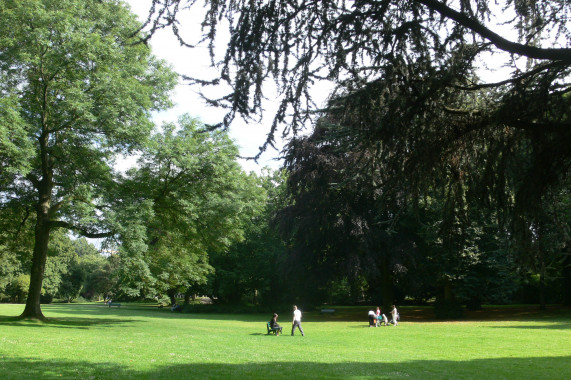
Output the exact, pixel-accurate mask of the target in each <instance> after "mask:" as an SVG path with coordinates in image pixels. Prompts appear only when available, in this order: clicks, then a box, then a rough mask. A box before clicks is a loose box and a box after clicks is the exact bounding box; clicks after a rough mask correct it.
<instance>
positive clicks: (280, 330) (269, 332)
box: [266, 322, 283, 335]
mask: <svg viewBox="0 0 571 380" xmlns="http://www.w3.org/2000/svg"><path fill="white" fill-rule="evenodd" d="M266 327H267V328H268V335H270V334H272V333H273V334H274V335H278V332H282V329H283V327H274V328H272V327H271V326H270V322H266Z"/></svg>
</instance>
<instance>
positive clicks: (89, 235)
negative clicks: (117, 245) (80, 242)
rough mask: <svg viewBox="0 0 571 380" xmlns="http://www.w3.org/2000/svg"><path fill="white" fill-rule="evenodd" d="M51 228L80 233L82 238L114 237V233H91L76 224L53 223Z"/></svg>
mask: <svg viewBox="0 0 571 380" xmlns="http://www.w3.org/2000/svg"><path fill="white" fill-rule="evenodd" d="M50 227H51V228H65V229H68V230H71V231H73V232H76V233H78V234H79V235H81V236H84V237H86V238H90V239H101V238H107V237H111V236H113V235H114V232H112V231H107V232H91V231H88V230H87V229H86V228H85V227H81V226H76V225H74V224H71V223H68V222H64V221H61V220H54V221H51V222H50Z"/></svg>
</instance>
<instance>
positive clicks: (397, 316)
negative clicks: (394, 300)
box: [391, 305, 399, 326]
mask: <svg viewBox="0 0 571 380" xmlns="http://www.w3.org/2000/svg"><path fill="white" fill-rule="evenodd" d="M391 316H392V317H393V320H392V322H393V325H394V326H397V325H398V324H399V323H398V322H397V321H398V319H399V312H398V311H397V308H396V306H395V305H393V309H392V310H391Z"/></svg>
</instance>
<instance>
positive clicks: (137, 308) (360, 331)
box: [0, 304, 571, 379]
mask: <svg viewBox="0 0 571 380" xmlns="http://www.w3.org/2000/svg"><path fill="white" fill-rule="evenodd" d="M22 309H23V306H22V305H0V377H2V378H7V379H30V378H41V379H52V378H60V379H61V378H73V379H167V378H169V379H171V378H198V379H202V378H212V379H218V378H232V379H234V378H259V379H262V378H264V379H265V378H277V379H289V378H301V379H310V378H311V379H314V378H323V379H367V378H371V379H372V378H376V379H384V378H387V379H388V378H409V379H410V378H412V379H443V378H444V379H476V378H478V379H480V378H495V379H501V378H505V379H512V378H518V377H519V378H522V379H527V378H532V377H541V378H543V379H565V378H568V375H569V373H571V313H570V310H569V309H559V308H558V309H552V310H549V311H548V312H547V313H537V314H536V313H532V314H527V313H524V314H520V311H519V309H517V308H512V309H511V311H512V313H511V316H509V317H508V316H506V318H505V319H504V320H498V318H499V317H498V315H496V316H495V317H494V318H493V319H492V320H489V319H483V320H469V321H463V322H434V321H432V320H430V319H429V318H428V319H425V320H422V319H412V318H410V319H406V318H404V319H403V321H402V323H401V325H400V326H398V327H379V328H369V327H368V322H367V320H366V311H367V309H368V308H367V307H365V308H354V307H350V308H338V312H336V313H335V314H334V315H331V316H330V315H323V316H322V315H320V314H319V313H318V312H305V313H304V320H303V327H304V330H305V332H306V336H305V337H301V336H300V335H299V333H298V332H297V333H296V335H295V336H294V337H291V336H289V331H287V330H288V328H289V327H290V325H289V323H290V312H289V311H282V312H281V314H280V315H281V317H280V321H281V323H282V325H283V326H284V331H286V334H284V335H282V336H279V337H275V336H269V335H266V331H265V330H266V329H265V322H266V320H268V319H269V316H268V315H261V314H254V315H244V314H238V315H231V314H226V315H213V314H210V315H209V314H197V315H191V314H179V313H171V312H170V311H168V310H158V309H156V308H154V307H148V306H145V305H127V306H125V307H121V308H120V309H117V308H113V309H109V308H107V307H104V306H102V305H93V304H92V305H45V306H43V310H44V313H45V315H46V316H47V317H48V318H49V322H48V323H41V322H34V321H18V320H16V319H15V318H14V317H12V316H13V315H18V314H19V313H20V312H21V311H22ZM416 309H418V308H410V309H408V308H402V309H401V310H402V311H401V315H403V317H405V316H407V315H414V314H413V311H414V310H416ZM420 309H422V308H420ZM524 309H525V308H524ZM501 312H503V313H508V312H507V311H506V310H505V309H504V310H501ZM488 314H493V311H489V310H488Z"/></svg>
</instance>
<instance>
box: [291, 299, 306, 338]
mask: <svg viewBox="0 0 571 380" xmlns="http://www.w3.org/2000/svg"><path fill="white" fill-rule="evenodd" d="M296 326H297V328H298V329H299V331H300V332H301V336H305V335H304V333H303V329H302V328H301V311H300V310H299V309H298V308H297V306H295V305H293V322H292V324H291V336H293V332H294V331H295V328H296Z"/></svg>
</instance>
